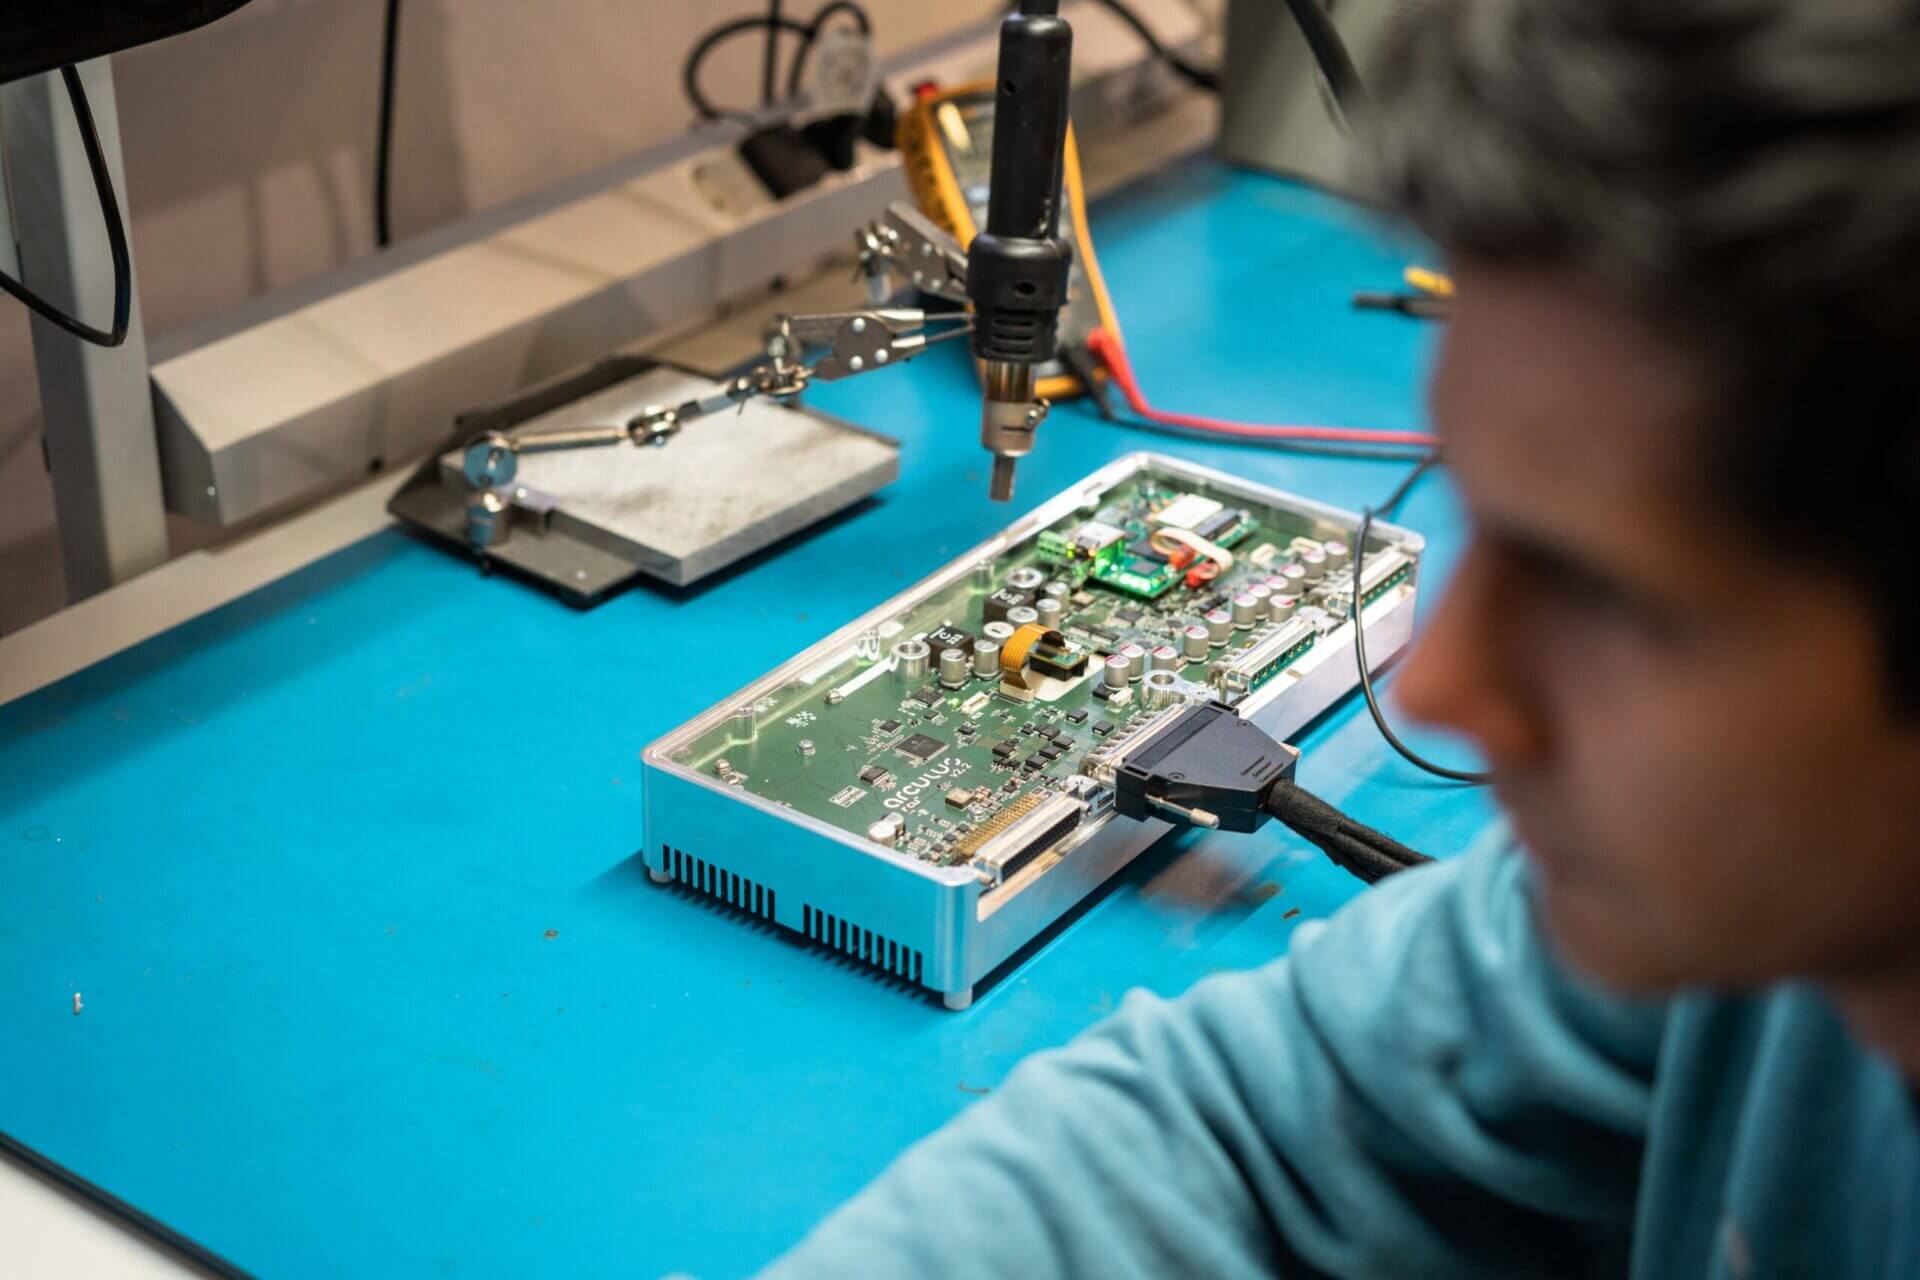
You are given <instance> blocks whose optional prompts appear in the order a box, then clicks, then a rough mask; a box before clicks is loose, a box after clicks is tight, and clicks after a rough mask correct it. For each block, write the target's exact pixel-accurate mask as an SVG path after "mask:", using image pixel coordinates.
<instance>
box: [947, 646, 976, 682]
mask: <svg viewBox="0 0 1920 1280" xmlns="http://www.w3.org/2000/svg"><path fill="white" fill-rule="evenodd" d="M969 671H970V668H969V667H968V666H967V651H966V650H965V649H942V650H941V651H940V683H941V684H943V685H945V686H947V688H949V689H958V688H959V687H960V686H961V685H963V684H965V683H966V682H967V676H968V674H969Z"/></svg>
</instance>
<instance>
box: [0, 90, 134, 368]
mask: <svg viewBox="0 0 1920 1280" xmlns="http://www.w3.org/2000/svg"><path fill="white" fill-rule="evenodd" d="M60 80H61V82H62V83H63V84H65V85H66V87H67V101H68V102H70V103H71V104H72V105H73V121H74V123H75V124H76V125H77V126H79V129H80V148H81V150H82V151H83V152H85V154H86V157H87V169H88V171H89V172H90V173H91V174H92V176H93V190H94V194H95V195H96V196H98V197H99V200H100V216H101V217H102V218H103V219H105V220H106V224H107V253H108V255H109V256H110V257H111V258H112V259H113V320H112V322H111V327H109V328H106V329H96V328H94V327H93V326H92V325H90V324H87V323H85V322H84V321H82V320H80V319H79V318H78V317H76V316H72V315H69V314H68V313H66V312H65V311H62V310H61V309H60V308H59V307H56V306H54V305H53V304H52V303H51V302H48V301H47V300H46V299H45V298H43V297H41V296H40V295H39V294H37V293H35V292H34V291H33V290H31V289H29V288H28V287H27V286H26V284H25V283H23V282H22V281H19V280H16V279H14V278H13V277H12V276H10V275H7V274H5V273H4V272H0V289H4V290H5V291H6V292H8V293H10V294H12V295H13V296H14V297H15V298H17V299H19V300H20V301H21V302H22V303H24V304H25V305H26V307H27V309H28V310H30V311H32V312H33V313H34V314H35V315H37V316H39V317H40V318H41V319H43V320H45V321H47V322H48V323H49V324H53V325H57V326H58V327H59V328H61V329H63V330H65V331H66V332H67V333H70V334H72V335H73V336H74V337H76V338H78V339H80V340H81V341H82V342H91V343H92V344H93V345H94V346H96V347H117V346H119V345H120V344H121V343H123V342H125V341H126V340H127V326H128V324H129V323H130V322H131V320H132V316H133V258H132V255H131V254H130V253H128V251H127V227H126V224H125V223H124V222H122V221H121V218H120V202H119V201H118V200H117V199H115V198H114V194H113V178H112V176H111V175H110V174H108V172H107V157H106V153H105V152H103V151H102V150H101V148H100V134H99V132H98V131H97V130H96V129H95V128H94V125H93V110H92V108H91V107H90V106H88V104H87V91H86V88H85V87H84V86H83V85H82V84H81V83H80V73H79V72H78V71H76V70H75V69H74V68H73V67H71V66H66V67H62V68H60Z"/></svg>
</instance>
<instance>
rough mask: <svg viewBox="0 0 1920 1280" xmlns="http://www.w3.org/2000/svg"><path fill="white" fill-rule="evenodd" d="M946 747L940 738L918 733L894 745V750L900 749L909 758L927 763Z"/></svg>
mask: <svg viewBox="0 0 1920 1280" xmlns="http://www.w3.org/2000/svg"><path fill="white" fill-rule="evenodd" d="M946 749H947V744H946V743H944V742H942V741H940V739H938V738H930V737H928V736H927V735H926V734H924V733H916V734H913V735H911V736H909V737H905V738H902V739H901V740H900V742H899V744H898V745H897V746H895V747H894V750H895V751H898V752H899V753H900V754H901V755H903V756H906V757H907V758H908V759H909V760H918V761H919V762H920V763H921V764H925V763H926V762H927V761H929V760H931V759H933V758H934V757H935V756H937V755H939V754H940V753H941V752H942V751H945V750H946Z"/></svg>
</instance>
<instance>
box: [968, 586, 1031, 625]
mask: <svg viewBox="0 0 1920 1280" xmlns="http://www.w3.org/2000/svg"><path fill="white" fill-rule="evenodd" d="M1037 599H1039V597H1038V596H1036V595H1034V594H1033V592H1031V591H1015V590H1014V589H1013V588H1012V587H1002V588H1000V589H999V590H998V591H996V592H994V593H993V594H992V595H990V596H988V597H987V600H986V603H985V604H983V605H982V606H981V607H980V616H981V618H982V619H984V620H985V621H987V622H1005V621H1006V620H1007V610H1009V609H1018V608H1019V607H1020V606H1022V605H1026V606H1028V607H1032V605H1033V602H1034V601H1035V600H1037Z"/></svg>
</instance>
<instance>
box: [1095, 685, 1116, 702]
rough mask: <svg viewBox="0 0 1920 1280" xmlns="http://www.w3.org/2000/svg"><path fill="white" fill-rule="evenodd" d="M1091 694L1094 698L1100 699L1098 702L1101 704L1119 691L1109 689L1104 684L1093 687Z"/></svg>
mask: <svg viewBox="0 0 1920 1280" xmlns="http://www.w3.org/2000/svg"><path fill="white" fill-rule="evenodd" d="M1092 692H1093V696H1094V697H1096V698H1098V699H1100V701H1102V702H1105V701H1106V700H1107V699H1108V698H1111V697H1112V696H1113V695H1114V694H1116V693H1118V692H1119V690H1118V689H1109V688H1107V686H1106V685H1104V684H1097V685H1095V686H1093V690H1092Z"/></svg>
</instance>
